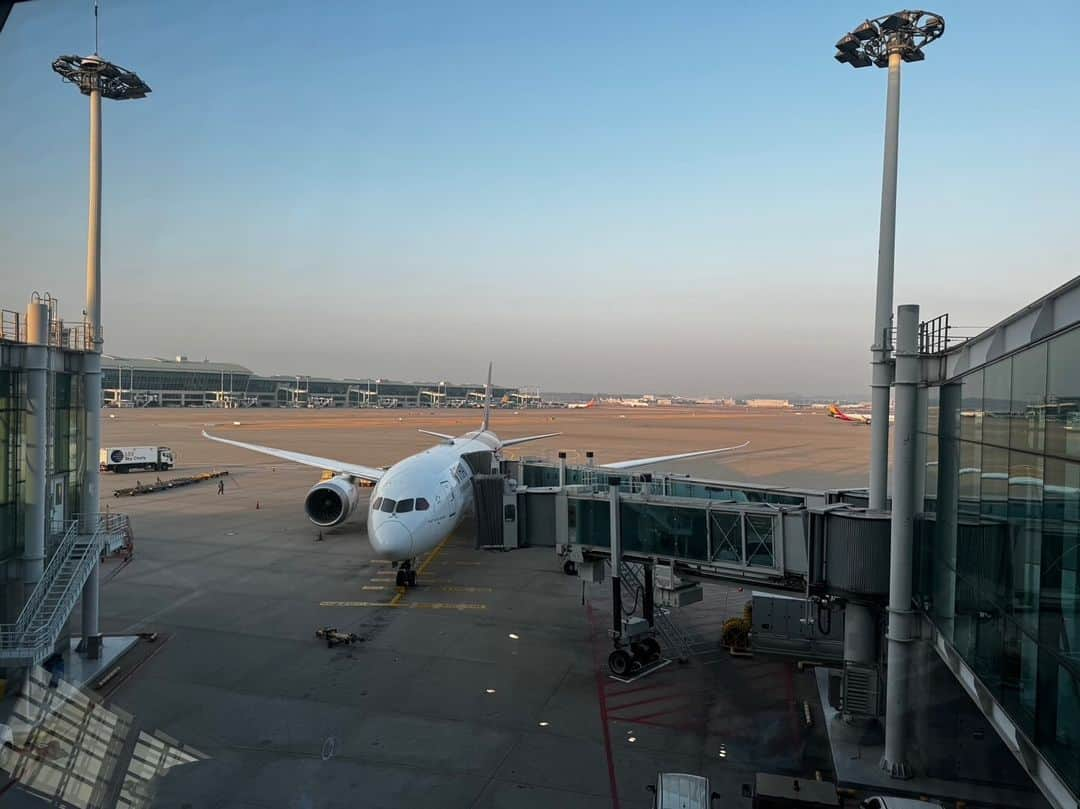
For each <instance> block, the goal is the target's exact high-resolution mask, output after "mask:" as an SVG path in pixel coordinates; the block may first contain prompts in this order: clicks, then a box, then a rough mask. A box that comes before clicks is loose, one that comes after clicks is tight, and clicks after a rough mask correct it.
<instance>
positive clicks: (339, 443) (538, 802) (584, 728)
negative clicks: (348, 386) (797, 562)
mask: <svg viewBox="0 0 1080 809" xmlns="http://www.w3.org/2000/svg"><path fill="white" fill-rule="evenodd" d="M476 415H477V414H476V412H475V411H452V412H442V413H429V412H427V411H424V412H416V411H389V412H386V411H373V412H368V413H364V412H360V413H358V412H357V411H345V412H327V411H308V412H297V411H245V410H238V411H220V410H217V411H209V410H194V409H191V410H183V411H169V410H160V411H151V410H147V411H131V410H120V411H115V412H113V411H107V413H106V418H105V426H104V437H103V444H104V445H106V446H109V445H153V444H159V445H168V446H171V447H172V448H173V449H174V451H176V454H177V456H178V458H179V465H178V467H177V468H176V469H174V470H172V471H171V472H169V473H162V474H163V476H164V477H166V478H167V477H168V476H170V475H177V476H184V475H189V474H192V473H194V472H201V471H208V470H210V469H214V468H217V469H223V468H228V469H229V471H230V474H229V476H228V478H227V479H226V487H225V493H224V494H223V495H218V494H217V487H216V485H215V483H214V482H210V483H207V484H204V485H200V484H196V485H192V486H188V487H184V488H181V489H171V490H166V491H162V492H158V493H154V494H149V495H143V496H140V497H134V498H124V499H122V500H114V499H112V498H109V497H108V494H109V493H110V491H111V489H112V488H113V487H114V486H113V484H114V482H115V487H116V488H119V487H121V486H130V485H132V484H133V483H134V480H135V479H136V478H137V477H139V475H138V473H136V474H133V475H106V476H104V477H103V481H102V486H101V488H102V502H103V504H104V503H109V504H110V505H112V506H113V508H115V509H116V510H123V511H125V512H127V513H129V514H130V515H131V519H132V523H133V528H134V532H135V537H136V539H135V553H134V557H133V559H132V560H131V561H130V562H129V563H127V564H123V565H112V566H111V567H110V568H109V569H107V570H106V571H105V572H103V577H102V579H103V590H102V597H101V623H102V629H103V631H104V632H105V633H106V634H109V635H124V636H128V635H135V634H139V633H157V636H156V640H155V641H154V642H153V643H150V642H148V641H143V642H141V643H140V645H139V646H138V647H137V648H136V649H135V650H134V651H133V652H131V653H130V654H129V655H127V656H126V657H125V659H124V661H123V662H122V664H121V670H120V672H119V673H118V674H117V676H115V677H113V678H112V679H111V681H110V683H109V685H108V687H106V688H104V689H102V690H101V692H100V693H99V695H98V696H99V698H101V699H102V700H104V701H105V702H106V704H108V705H110V706H112V707H113V708H114V709H115V710H116V711H118V712H121V713H122V714H123V715H124V716H130V717H131V719H130V721H131V726H132V728H133V730H135V729H137V730H142V731H145V733H146V734H147V737H149V736H153V737H154V738H156V739H166V740H168V743H169V744H170V745H174V746H175V747H176V748H182V749H183V750H185V751H188V752H190V756H188V757H187V758H185V760H186V761H189V762H190V763H184V764H182V765H178V766H173V767H171V768H170V769H168V770H167V771H166V770H161V771H159V774H158V776H157V777H155V778H153V779H152V780H151V782H150V786H149V790H150V791H149V792H148V793H147V794H146V798H147V802H146V803H144V804H142V805H154V806H159V805H160V806H175V807H185V806H188V807H202V806H248V807H281V806H284V807H316V806H318V807H337V806H341V807H346V806H348V807H353V806H368V807H387V808H389V807H400V806H406V805H417V804H422V805H438V806H440V807H472V808H475V809H479V808H480V807H550V806H552V805H559V806H560V807H563V808H564V809H575V808H576V807H582V808H585V807H588V808H589V809H600V807H604V808H605V809H606V808H607V807H612V809H620V807H635V806H638V807H646V806H649V805H651V798H652V796H651V795H650V794H649V793H648V792H646V786H648V785H649V784H651V783H654V782H655V779H656V775H657V773H658V772H661V771H680V772H690V773H698V774H702V775H707V776H709V778H710V779H711V781H712V789H713V790H715V791H717V792H719V793H720V794H721V796H722V801H718V802H717V804H716V805H718V806H724V807H749V806H750V805H751V802H750V800H749V799H748V798H745V797H744V796H743V785H744V784H750V783H752V781H753V777H754V774H755V773H757V772H773V773H781V774H787V775H793V776H798V777H801V778H814V777H815V776H818V775H820V776H821V777H823V778H825V779H826V780H829V779H831V778H832V777H833V764H832V757H831V754H830V752H829V742H828V737H827V735H826V731H825V721H824V720H825V716H824V714H823V713H822V710H821V704H820V701H819V700H818V696H817V687H816V683H815V680H814V677H813V674H812V673H811V672H810V671H806V672H801V671H799V670H798V669H797V667H796V666H795V664H794V662H789V661H777V660H770V659H765V658H760V657H758V658H755V657H749V658H739V657H732V656H730V655H729V654H727V653H725V652H723V651H722V650H720V649H719V648H718V647H717V648H716V650H715V653H713V654H709V655H707V656H702V657H698V658H694V659H692V660H690V661H689V662H688V663H687V664H685V665H683V664H679V663H674V662H673V663H671V664H670V665H668V666H666V667H664V668H663V669H661V670H659V671H657V672H656V673H654V674H652V675H649V676H648V677H646V678H643V679H640V680H637V681H635V682H633V683H629V684H624V683H619V682H616V681H614V680H612V679H611V678H610V677H609V676H608V669H607V665H606V658H607V654H608V652H609V651H610V649H611V645H610V641H609V640H608V638H607V629H608V627H609V626H610V624H611V612H610V606H611V605H610V598H609V589H608V587H607V586H606V585H599V586H586V585H582V583H581V582H580V581H579V580H578V579H577V578H575V577H570V576H566V575H565V574H564V573H563V572H562V569H561V565H560V564H559V563H558V561H557V559H556V557H555V555H554V553H553V551H552V549H550V548H526V549H521V550H517V551H513V552H507V553H501V552H485V551H477V550H474V549H473V540H472V537H471V535H470V534H469V529H470V526H469V525H468V524H465V525H464V526H463V527H462V530H460V531H459V533H458V534H457V535H456V536H454V537H452V538H451V539H450V540H448V541H447V543H445V544H444V545H443V546H441V547H440V548H438V549H436V550H435V551H433V552H432V553H431V554H429V555H428V556H427V557H425V558H422V559H421V560H420V563H419V579H420V583H419V586H418V587H417V588H415V589H410V590H408V591H407V592H405V593H404V594H401V593H399V591H398V590H397V588H396V587H395V586H394V581H393V573H392V570H391V569H390V567H389V565H387V564H386V563H383V562H380V561H378V560H375V559H373V558H372V552H371V549H370V547H369V545H368V543H367V538H366V535H365V532H364V526H363V524H362V522H359V521H356V520H352V521H349V522H347V523H345V524H344V525H342V526H339V527H337V528H334V529H329V530H326V529H324V530H323V531H322V532H321V534H320V532H319V531H318V530H317V529H316V528H315V527H314V526H312V525H311V524H310V523H309V522H308V521H307V519H306V517H305V516H304V514H303V509H302V502H303V497H304V494H305V493H306V491H307V489H308V488H309V487H310V486H312V485H313V484H314V483H315V482H317V481H318V479H319V470H317V469H312V468H307V467H301V466H299V465H296V464H292V463H284V462H278V461H276V460H275V459H273V458H266V457H262V456H258V455H253V454H251V453H249V452H247V451H244V450H240V449H236V448H233V447H228V446H222V445H220V444H214V443H212V442H209V441H206V440H205V439H203V438H201V437H200V435H199V431H200V430H201V429H202V427H203V425H204V424H208V423H216V424H217V425H218V426H217V427H216V428H214V429H215V431H216V432H219V433H221V434H223V435H228V436H230V437H234V438H238V439H240V440H245V441H251V442H256V443H266V444H270V445H275V446H281V447H285V448H289V449H296V450H301V451H307V452H311V453H314V454H319V455H327V456H330V457H342V458H344V459H348V460H354V461H357V462H360V463H365V464H369V465H381V464H388V463H391V462H393V461H394V460H397V459H399V458H400V457H403V456H404V455H406V454H408V453H410V452H413V451H416V450H417V449H420V448H421V447H423V446H425V445H426V444H427V442H428V439H426V438H425V437H423V436H417V435H416V434H415V433H414V431H415V429H416V428H417V427H421V426H422V427H427V428H431V429H435V430H439V431H446V432H457V431H462V432H463V431H465V430H467V429H470V428H472V427H473V426H474V422H475V418H474V417H475V416H476ZM623 415H626V418H625V419H623V418H621V416H623ZM110 416H115V418H110ZM549 418H554V419H555V424H552V423H551V422H550V421H547V419H549ZM398 419H400V421H399V420H398ZM699 419H700V421H699ZM797 419H799V420H797ZM233 422H240V423H239V424H234V423H233ZM459 422H460V425H459ZM628 422H629V423H628ZM493 426H494V427H495V429H496V430H498V431H499V432H500V434H502V435H504V436H508V437H509V436H515V435H527V434H532V433H539V432H548V431H552V429H556V430H562V431H564V433H565V434H566V435H565V436H564V437H562V438H560V439H558V440H557V441H556V443H555V445H554V446H551V445H550V444H548V445H546V447H545V450H544V451H545V452H548V453H550V455H552V456H554V452H555V451H556V450H557V449H560V448H562V447H568V446H572V445H576V446H577V447H581V448H593V447H595V449H596V452H597V457H598V460H601V461H603V460H617V459H619V458H627V457H635V456H641V455H658V454H662V453H665V452H666V453H672V452H679V451H689V450H692V449H701V448H708V447H709V446H710V445H716V446H725V445H728V444H734V443H740V442H741V441H743V440H747V435H748V433H749V434H751V435H750V437H751V442H752V443H751V447H750V448H748V450H750V451H749V452H748V451H740V454H738V455H735V456H733V457H731V458H725V460H724V463H723V464H717V463H715V462H714V463H713V464H712V465H700V464H699V465H698V466H697V468H696V469H693V470H686V471H692V472H694V473H695V474H707V475H708V476H710V477H713V478H721V477H743V478H750V477H754V478H756V479H758V480H770V477H771V480H770V482H774V483H775V482H777V480H781V481H787V482H790V483H792V484H793V485H805V482H800V478H801V476H803V475H807V474H809V472H810V471H812V470H813V469H816V470H817V473H818V474H817V477H816V480H817V481H818V485H819V486H820V485H822V472H823V471H824V472H826V473H827V474H831V475H832V476H833V477H832V478H831V480H832V481H833V483H834V485H850V484H848V483H845V482H844V480H845V476H848V477H850V478H852V479H854V477H855V475H856V473H858V475H859V479H860V480H861V479H862V476H863V475H864V474H865V473H864V471H863V470H861V469H856V468H855V465H857V464H858V459H859V458H862V457H865V453H864V452H861V451H860V449H859V448H860V447H861V446H862V445H863V444H865V443H866V442H868V431H865V430H861V429H859V428H857V427H851V426H849V425H846V424H839V423H836V422H833V421H831V420H828V419H826V418H824V417H820V416H813V415H806V416H802V417H799V416H795V415H793V414H791V413H783V414H761V413H749V414H738V415H737V416H734V417H733V416H730V415H725V414H717V415H710V414H708V413H707V412H706V413H702V414H698V415H690V414H687V413H685V412H684V413H682V414H678V416H677V417H676V416H668V415H663V414H654V413H648V414H642V415H639V414H637V413H619V412H613V413H612V412H605V411H604V410H603V409H600V410H598V411H588V412H584V413H581V412H577V413H567V412H566V411H555V414H554V415H553V416H552V415H550V411H534V412H528V411H522V413H521V414H519V416H518V417H512V414H510V413H503V412H498V413H496V414H495V416H494V418H493ZM620 436H622V438H620ZM784 436H786V438H784ZM785 441H786V443H785ZM703 444H704V447H703ZM539 446H540V445H537V447H539ZM548 447H550V449H548ZM755 453H756V454H755ZM852 458H855V459H856V460H855V461H853V460H852ZM845 459H846V460H845ZM749 468H754V469H758V470H759V474H757V475H754V476H751V475H746V474H744V470H746V469H749ZM143 477H145V478H146V481H150V480H153V478H154V477H155V474H154V473H145V474H144V475H143ZM358 511H360V512H361V513H362V512H364V511H366V496H364V497H363V499H362V502H361V504H360V505H359V506H358ZM320 537H321V538H320ZM748 598H749V592H742V591H741V589H740V588H739V587H738V586H737V585H722V584H711V583H710V584H707V585H706V591H705V599H704V601H703V602H701V603H699V604H695V605H693V606H691V607H688V608H685V610H683V611H681V612H680V614H679V615H678V619H679V621H680V623H681V624H682V625H683V626H684V628H688V629H690V630H691V631H694V630H695V628H696V629H697V630H699V631H700V632H701V633H708V632H710V631H711V632H712V633H714V636H716V637H718V635H719V632H718V627H719V625H720V623H722V621H723V619H724V618H726V617H729V616H731V615H736V614H740V613H741V611H742V607H743V604H744V603H745V601H746V600H747V599H748ZM75 623H77V620H76V621H75ZM73 626H74V624H73ZM326 626H332V627H335V628H337V629H338V630H340V631H342V632H346V633H355V634H356V635H357V636H358V640H357V642H355V643H353V644H351V645H342V646H336V647H334V648H328V647H327V645H326V642H325V641H323V640H320V639H318V638H316V635H315V633H316V630H317V629H319V628H321V627H326ZM807 711H809V716H810V721H809V722H807V720H806V715H807ZM27 805H30V804H27Z"/></svg>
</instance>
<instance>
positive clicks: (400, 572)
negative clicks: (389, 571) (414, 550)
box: [396, 559, 416, 587]
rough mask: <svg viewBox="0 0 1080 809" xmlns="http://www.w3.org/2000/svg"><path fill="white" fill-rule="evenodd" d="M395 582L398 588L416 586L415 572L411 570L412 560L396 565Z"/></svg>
mask: <svg viewBox="0 0 1080 809" xmlns="http://www.w3.org/2000/svg"><path fill="white" fill-rule="evenodd" d="M396 580H397V586H398V587H415V586H416V571H415V570H413V567H412V559H406V560H405V561H404V562H399V563H398V566H397V576H396Z"/></svg>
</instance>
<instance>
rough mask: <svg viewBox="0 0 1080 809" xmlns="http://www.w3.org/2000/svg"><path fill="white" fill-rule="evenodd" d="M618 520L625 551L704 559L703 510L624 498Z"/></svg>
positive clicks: (706, 552)
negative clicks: (631, 500) (630, 500)
mask: <svg viewBox="0 0 1080 809" xmlns="http://www.w3.org/2000/svg"><path fill="white" fill-rule="evenodd" d="M619 520H620V526H619V528H620V535H621V537H622V542H623V548H624V549H625V550H627V551H637V552H640V553H648V554H656V555H659V556H674V557H680V558H688V559H700V560H702V561H706V560H707V559H708V537H707V528H706V526H705V510H704V509H693V508H672V507H670V506H661V505H658V504H656V503H634V502H628V501H625V500H624V501H623V502H622V503H621V504H620V511H619Z"/></svg>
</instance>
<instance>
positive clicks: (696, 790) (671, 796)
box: [656, 772, 709, 809]
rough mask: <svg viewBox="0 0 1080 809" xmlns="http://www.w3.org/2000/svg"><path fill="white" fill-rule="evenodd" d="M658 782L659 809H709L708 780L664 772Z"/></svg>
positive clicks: (657, 803)
mask: <svg viewBox="0 0 1080 809" xmlns="http://www.w3.org/2000/svg"><path fill="white" fill-rule="evenodd" d="M658 780H659V783H658V784H657V790H656V792H657V795H656V805H657V807H658V809H708V806H709V779H708V778H704V777H702V776H700V775H689V774H687V773H681V772H662V773H660V778H659V779H658Z"/></svg>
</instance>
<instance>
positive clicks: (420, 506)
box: [416, 497, 431, 511]
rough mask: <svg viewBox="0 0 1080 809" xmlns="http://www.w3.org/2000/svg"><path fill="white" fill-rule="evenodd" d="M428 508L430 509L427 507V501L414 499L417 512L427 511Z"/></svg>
mask: <svg viewBox="0 0 1080 809" xmlns="http://www.w3.org/2000/svg"><path fill="white" fill-rule="evenodd" d="M429 508H431V506H429V505H428V501H427V500H425V499H424V498H423V497H417V498H416V510H417V511H427V510H428V509H429Z"/></svg>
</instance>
